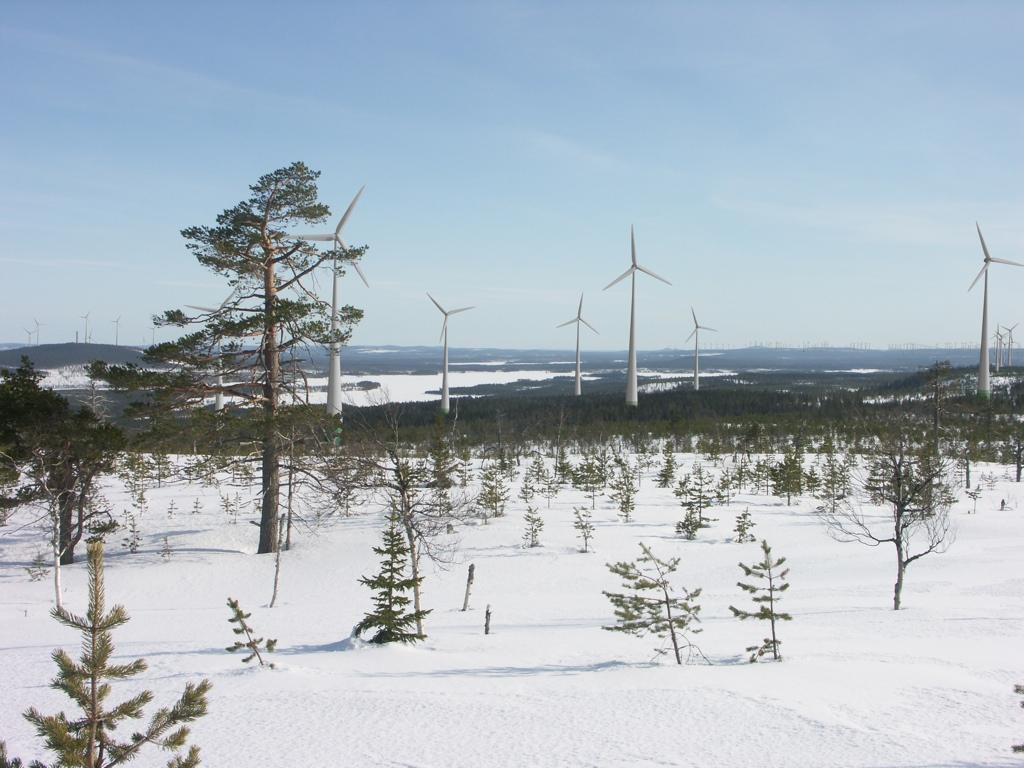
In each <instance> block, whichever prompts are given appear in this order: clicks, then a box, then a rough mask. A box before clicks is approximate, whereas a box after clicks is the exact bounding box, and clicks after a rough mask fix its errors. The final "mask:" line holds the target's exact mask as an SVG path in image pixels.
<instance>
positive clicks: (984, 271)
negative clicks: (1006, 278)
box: [967, 222, 1024, 397]
mask: <svg viewBox="0 0 1024 768" xmlns="http://www.w3.org/2000/svg"><path fill="white" fill-rule="evenodd" d="M974 226H975V227H976V228H977V230H978V239H979V240H981V250H982V252H983V253H984V254H985V264H984V265H983V266H982V268H981V271H980V272H978V275H977V277H975V278H974V282H972V283H971V287H970V288H968V289H967V290H968V291H970V290H971V288H973V287H974V286H975V285H976V284H977V282H978V281H979V280H980V279H981V277H982V275H984V276H985V293H984V298H983V299H982V302H981V354H980V355H979V357H978V394H979V395H981V396H982V397H988V396H989V394H990V393H991V388H990V387H989V384H988V365H989V360H988V268H989V265H990V264H991V263H992V262H995V263H997V264H1009V265H1011V266H1014V267H1024V264H1020V263H1018V262H1016V261H1010V260H1009V259H995V258H992V256H990V255H989V253H988V246H987V245H985V237H984V235H982V234H981V226H980V225H979V224H978V223H977V222H975V223H974Z"/></svg>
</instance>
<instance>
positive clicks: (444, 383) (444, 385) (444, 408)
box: [427, 293, 473, 413]
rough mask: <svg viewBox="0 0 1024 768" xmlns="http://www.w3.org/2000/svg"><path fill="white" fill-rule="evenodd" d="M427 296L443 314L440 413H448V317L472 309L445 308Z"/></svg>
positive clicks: (428, 294)
mask: <svg viewBox="0 0 1024 768" xmlns="http://www.w3.org/2000/svg"><path fill="white" fill-rule="evenodd" d="M427 298H428V299H430V300H431V301H432V302H433V303H434V306H435V307H437V309H438V311H439V312H440V313H441V314H442V315H444V323H443V324H442V325H441V338H440V339H439V340H440V341H442V342H444V352H443V354H442V357H441V413H448V318H449V317H451V316H452V315H457V314H458V313H459V312H465V311H466V310H467V309H473V307H459V308H458V309H448V310H446V309H445V308H444V307H442V306H441V305H440V304H438V303H437V299H435V298H434V297H433V296H431V295H430V293H427Z"/></svg>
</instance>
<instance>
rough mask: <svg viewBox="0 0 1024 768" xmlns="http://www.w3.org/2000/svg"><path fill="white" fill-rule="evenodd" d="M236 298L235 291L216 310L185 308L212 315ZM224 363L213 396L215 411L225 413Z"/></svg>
mask: <svg viewBox="0 0 1024 768" xmlns="http://www.w3.org/2000/svg"><path fill="white" fill-rule="evenodd" d="M234 297H235V291H232V292H231V293H229V294H228V297H227V298H226V299H224V301H222V302H221V303H220V306H219V307H218V308H217V309H214V308H213V307H197V306H196V305H195V304H186V305H185V306H186V307H188V308H189V309H198V310H199V311H200V312H209V313H211V314H212V313H215V312H220V311H221V310H222V309H224V307H226V306H227V304H228V302H229V301H231V300H232V299H233V298H234ZM118 319H120V318H118ZM154 328H155V326H154ZM155 332H156V331H155V330H154V333H155ZM217 351H218V353H219V352H220V351H221V349H220V344H218V345H217ZM222 362H223V361H221V360H219V359H218V360H217V379H216V383H217V391H216V392H214V394H213V410H214V411H223V410H224V366H223V364H222Z"/></svg>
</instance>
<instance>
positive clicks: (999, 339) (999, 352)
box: [995, 325, 1003, 373]
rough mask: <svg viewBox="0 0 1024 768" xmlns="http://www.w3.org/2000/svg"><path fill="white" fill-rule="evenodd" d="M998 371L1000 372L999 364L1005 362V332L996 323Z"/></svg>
mask: <svg viewBox="0 0 1024 768" xmlns="http://www.w3.org/2000/svg"><path fill="white" fill-rule="evenodd" d="M995 340H996V373H999V366H1001V365H1002V364H1003V334H1001V333H1000V332H999V326H998V325H996V335H995Z"/></svg>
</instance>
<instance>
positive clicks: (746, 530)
mask: <svg viewBox="0 0 1024 768" xmlns="http://www.w3.org/2000/svg"><path fill="white" fill-rule="evenodd" d="M753 527H754V520H753V518H752V517H751V516H750V507H746V508H745V509H744V510H743V511H742V512H740V513H739V514H738V515H736V527H735V528H734V529H733V530H734V531H735V533H736V536H735V537H733V541H735V542H736V543H737V544H746V543H747V542H748V541H757V539H756V538H755V537H754V534H752V533H751V532H750V531H751V529H752V528H753Z"/></svg>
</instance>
